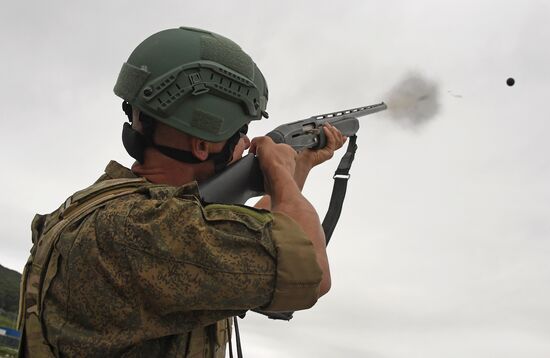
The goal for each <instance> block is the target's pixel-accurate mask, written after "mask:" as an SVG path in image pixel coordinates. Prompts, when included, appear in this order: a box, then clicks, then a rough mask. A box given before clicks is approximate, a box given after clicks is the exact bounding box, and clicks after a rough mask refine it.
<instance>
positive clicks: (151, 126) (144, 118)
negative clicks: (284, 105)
mask: <svg viewBox="0 0 550 358" xmlns="http://www.w3.org/2000/svg"><path fill="white" fill-rule="evenodd" d="M122 109H123V110H124V113H126V115H127V116H128V119H129V120H130V123H132V106H130V104H129V103H128V102H126V101H124V102H122ZM139 120H140V122H141V124H142V128H143V133H140V132H138V131H137V130H135V129H134V128H132V125H131V124H130V123H128V122H126V123H124V127H123V129H122V143H123V145H124V148H125V149H126V151H127V152H128V154H130V156H131V157H132V158H134V159H135V160H137V161H138V162H140V163H142V164H143V162H144V152H145V148H147V147H153V148H155V149H157V150H158V151H159V152H161V153H162V154H164V155H166V156H167V157H170V158H172V159H175V160H177V161H179V162H182V163H188V164H199V163H202V162H205V161H208V160H212V161H214V173H219V172H221V171H222V170H224V169H225V168H226V167H227V165H228V164H229V162H230V161H231V159H233V151H234V150H235V147H236V146H237V143H238V142H239V139H240V138H241V134H246V131H247V129H248V128H247V127H248V126H247V125H245V126H243V128H241V129H240V130H239V131H237V132H235V134H233V135H232V136H231V137H230V138H229V139H228V140H227V142H226V143H225V145H224V146H223V148H222V150H221V151H220V152H219V153H210V154H209V155H208V157H207V158H206V159H205V160H200V159H199V158H197V157H195V156H194V155H193V153H192V152H190V151H187V150H181V149H176V148H172V147H167V146H164V145H159V144H156V143H155V142H154V140H153V134H154V132H155V123H156V121H155V119H154V118H152V117H151V116H148V115H146V114H145V113H140V115H139Z"/></svg>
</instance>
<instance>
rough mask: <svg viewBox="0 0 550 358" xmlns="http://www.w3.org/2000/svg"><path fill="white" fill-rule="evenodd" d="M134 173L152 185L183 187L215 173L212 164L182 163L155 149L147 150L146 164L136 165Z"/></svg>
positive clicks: (133, 169) (133, 166)
mask: <svg viewBox="0 0 550 358" xmlns="http://www.w3.org/2000/svg"><path fill="white" fill-rule="evenodd" d="M132 172H134V174H136V175H138V176H140V177H143V178H145V179H147V180H148V181H150V182H151V183H155V184H166V185H172V186H181V185H184V184H187V183H189V182H192V181H193V180H196V181H202V180H204V179H207V178H208V177H209V176H211V175H212V173H213V172H214V165H213V163H211V162H204V163H200V164H188V163H182V162H179V161H177V160H175V159H172V158H170V157H167V156H165V155H163V154H162V153H160V152H159V151H157V150H156V149H154V148H147V149H146V150H145V160H144V163H143V164H140V163H138V162H136V163H134V165H132Z"/></svg>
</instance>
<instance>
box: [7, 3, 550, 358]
mask: <svg viewBox="0 0 550 358" xmlns="http://www.w3.org/2000/svg"><path fill="white" fill-rule="evenodd" d="M266 3H267V2H260V1H230V2H229V1H228V2H225V1H204V2H191V1H160V0H159V1H136V0H133V1H106V0H96V1H88V2H80V1H68V0H66V1H60V0H50V1H17V2H16V1H9V0H8V1H4V2H3V4H2V11H1V12H0V30H1V31H0V43H1V44H2V50H1V54H2V56H0V64H1V66H0V71H1V73H2V77H1V78H2V86H0V96H1V97H0V98H2V102H1V103H2V105H1V106H0V113H1V121H0V130H1V133H2V141H1V144H0V145H1V146H2V152H3V155H2V156H1V157H0V166H1V168H2V169H3V174H2V176H1V178H0V187H1V188H2V192H3V195H2V200H1V202H0V217H1V220H2V227H3V232H2V234H1V236H0V264H2V265H4V266H7V267H10V268H12V269H17V270H18V271H21V270H22V266H23V264H24V262H25V261H26V259H27V255H28V250H29V248H30V229H29V225H30V221H31V219H32V217H33V214H34V213H36V212H39V213H47V212H50V211H52V210H54V209H55V208H57V207H58V205H59V204H60V203H61V202H62V201H64V199H65V198H66V197H67V196H69V195H70V194H72V193H73V192H74V191H76V190H78V189H81V188H83V187H85V186H87V185H89V184H90V183H91V182H93V181H94V180H95V179H96V178H97V177H98V176H99V175H100V174H101V173H102V171H103V169H104V167H105V165H106V164H107V162H108V161H109V160H110V159H116V160H118V161H119V162H121V163H122V164H125V165H128V166H129V165H131V163H132V160H131V159H130V158H129V156H128V155H127V154H126V153H125V151H124V149H123V147H122V145H121V143H120V133H121V129H122V123H123V122H124V119H125V117H124V115H123V113H122V111H121V109H120V102H121V101H120V99H119V98H118V97H116V96H115V95H114V94H113V93H112V88H113V85H114V83H115V81H116V77H117V75H118V71H119V70H120V67H121V65H122V63H123V62H124V61H125V60H126V59H127V57H128V55H129V54H130V52H131V51H132V50H133V49H134V48H135V47H136V46H137V45H138V43H139V42H141V41H142V40H143V39H144V38H146V37H147V36H149V35H150V34H152V33H154V32H157V31H159V30H162V29H166V28H171V27H178V26H181V25H183V26H194V27H200V28H206V29H209V30H211V31H214V32H218V33H220V34H223V35H225V36H227V37H229V38H231V39H233V40H234V41H236V42H237V43H239V44H240V45H241V46H242V47H243V49H244V50H245V51H247V52H248V53H249V54H250V55H251V56H252V58H253V59H254V60H255V61H256V63H257V64H258V65H259V67H260V68H261V69H262V71H263V72H264V74H265V76H266V78H267V81H268V84H269V89H270V102H269V105H268V112H269V113H270V118H269V119H268V120H265V121H262V123H257V125H256V126H252V127H251V133H252V135H261V134H264V133H266V132H267V131H268V130H269V129H271V128H273V127H275V126H277V125H280V124H282V123H285V122H288V121H293V120H297V119H302V118H305V117H309V116H312V115H314V114H320V113H325V112H332V111H337V110H342V109H346V108H351V107H358V106H362V105H367V104H372V103H376V102H379V101H386V100H388V99H387V98H386V96H388V93H389V91H390V90H392V88H394V87H395V86H396V84H398V83H400V81H401V80H402V79H403V78H404V77H405V76H407V75H408V74H410V73H416V74H419V75H421V76H422V77H424V78H426V79H429V81H432V83H435V84H437V88H438V90H439V97H438V98H437V101H438V104H439V111H438V112H437V114H436V115H435V117H434V118H433V119H432V120H431V121H429V122H426V123H424V124H423V125H422V126H421V128H416V129H411V128H409V127H410V126H406V125H405V126H404V125H402V123H395V122H394V121H392V117H391V116H390V115H389V113H380V114H376V115H373V116H369V117H363V118H361V129H360V132H359V138H358V145H359V150H358V153H357V156H356V161H355V163H354V168H352V173H351V174H352V176H351V179H350V184H349V188H348V197H347V201H346V203H345V207H344V211H343V214H342V218H341V220H340V222H339V225H338V227H337V228H336V231H335V234H334V236H333V238H332V241H331V245H330V248H329V256H330V260H331V267H332V276H333V286H332V290H331V292H330V293H329V294H328V295H327V296H325V297H323V298H322V299H321V300H320V301H319V303H318V304H317V305H316V306H315V307H314V308H313V309H311V310H309V311H305V312H300V313H296V315H295V318H294V319H293V320H292V321H291V322H290V323H286V322H274V321H271V320H267V319H265V318H263V317H259V316H257V315H255V314H249V315H248V316H247V318H246V319H245V320H244V321H241V331H242V332H241V336H242V341H243V349H244V353H245V355H246V356H247V357H337V356H338V357H343V356H345V357H373V358H378V357H381V358H401V357H403V358H410V357H422V358H425V357H427V358H431V357H433V358H441V357H480V358H481V357H483V358H485V357H514V358H515V357H549V356H550V265H549V264H548V258H549V255H550V220H549V211H550V189H549V185H548V183H549V182H550V160H549V155H548V153H549V150H550V143H549V141H548V138H549V137H550V123H549V119H550V110H549V105H548V103H549V99H550V98H549V93H550V48H549V45H548V44H550V3H549V2H548V1H546V0H522V1H519V0H516V1H508V2H503V1H496V0H494V1H486V0H477V1H473V0H462V1H435V0H433V1H406V0H386V1H383V2H382V1H370V0H364V1H343V0H340V1H320V0H317V1H303V2H298V1H281V0H279V1H277V2H275V1H273V2H270V3H269V4H266ZM508 77H514V78H515V80H516V84H515V86H513V87H508V86H507V85H506V79H507V78H508ZM336 165H337V161H336V160H333V161H331V162H329V163H327V164H325V165H324V166H323V167H322V168H317V169H315V170H314V171H313V173H312V177H311V178H310V180H309V183H308V184H307V185H306V189H305V193H306V196H308V197H309V198H310V200H311V201H312V202H313V204H314V205H315V206H316V207H317V209H318V210H319V212H320V214H321V216H322V215H324V213H325V210H326V207H327V203H328V199H329V196H330V191H331V188H332V179H331V178H332V172H333V171H334V169H335V167H336Z"/></svg>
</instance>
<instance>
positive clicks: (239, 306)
mask: <svg viewBox="0 0 550 358" xmlns="http://www.w3.org/2000/svg"><path fill="white" fill-rule="evenodd" d="M124 205H125V208H120V209H117V208H116V207H115V208H111V209H110V210H104V213H102V216H103V217H102V220H101V221H102V223H101V225H98V231H100V232H98V240H99V239H100V237H102V239H101V241H102V245H101V246H102V247H103V252H102V256H103V258H102V260H103V262H102V264H103V265H105V266H106V267H107V266H109V265H112V266H113V270H116V271H117V272H118V274H117V275H120V272H124V274H123V275H124V277H125V279H124V281H125V284H124V285H123V288H124V290H126V291H127V292H125V295H127V296H130V297H136V298H137V297H139V298H141V301H143V302H144V305H145V306H147V307H150V308H151V309H154V310H155V311H156V312H158V313H159V314H169V313H173V312H178V311H204V310H209V311H211V310H246V309H251V308H256V307H260V306H264V308H265V309H269V310H298V309H303V308H308V307H310V306H312V305H313V304H314V303H315V301H316V299H317V296H318V290H319V288H318V286H319V282H320V281H321V270H320V268H319V266H318V265H317V262H316V260H315V253H314V251H313V245H312V244H311V243H310V241H309V240H308V239H307V238H306V236H305V234H304V233H303V231H302V230H301V229H300V227H299V226H298V225H297V224H296V223H295V222H294V221H292V220H291V219H290V218H288V217H286V216H284V215H282V214H278V213H274V214H272V213H270V212H267V211H259V210H255V209H252V208H247V207H242V206H233V205H217V204H214V205H207V206H203V205H201V203H200V202H198V201H197V200H192V199H189V198H187V199H182V198H178V197H172V198H169V199H167V200H154V199H143V200H136V201H135V202H134V203H133V204H132V205H128V203H126V204H124ZM124 205H123V206H124ZM121 287H122V286H121Z"/></svg>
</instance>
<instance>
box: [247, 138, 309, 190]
mask: <svg viewBox="0 0 550 358" xmlns="http://www.w3.org/2000/svg"><path fill="white" fill-rule="evenodd" d="M249 151H250V152H251V153H254V154H255V155H256V157H257V158H258V160H259V162H260V169H261V170H262V172H263V174H264V184H265V190H266V193H267V194H270V195H273V194H274V191H278V190H284V188H285V186H286V185H289V180H290V181H291V182H292V183H293V181H294V179H293V176H294V170H295V168H296V157H297V155H298V154H297V153H296V151H295V150H294V149H293V148H292V147H291V146H289V145H287V144H277V143H275V142H273V140H272V139H271V138H269V137H265V136H264V137H256V138H254V139H252V142H251V143H250V149H249Z"/></svg>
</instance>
